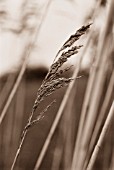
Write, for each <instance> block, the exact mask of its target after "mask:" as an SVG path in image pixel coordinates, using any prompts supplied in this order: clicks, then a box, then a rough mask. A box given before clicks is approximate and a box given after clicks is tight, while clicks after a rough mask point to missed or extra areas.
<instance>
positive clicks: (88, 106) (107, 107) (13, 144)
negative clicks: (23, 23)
mask: <svg viewBox="0 0 114 170" xmlns="http://www.w3.org/2000/svg"><path fill="white" fill-rule="evenodd" d="M50 4H51V1H48V3H47V6H46V8H45V12H44V14H43V16H42V19H41V23H40V25H38V26H36V27H35V29H34V30H32V32H30V34H31V33H34V34H31V35H33V36H32V37H33V38H32V41H31V43H28V44H27V46H26V49H25V51H24V53H23V56H24V57H23V60H22V64H21V67H20V69H19V74H18V76H17V78H16V81H14V80H15V77H16V75H14V76H12V75H11V76H9V78H8V79H7V81H6V84H5V86H4V88H2V90H1V95H0V97H1V96H3V94H5V96H4V97H3V99H2V102H1V107H0V110H2V111H1V114H0V150H1V153H2V156H3V158H0V167H1V168H2V169H6V170H7V169H11V170H14V169H17V170H18V169H28V166H27V164H29V165H30V167H29V169H34V170H43V169H50V170H55V169H56V170H97V169H100V170H102V169H107V170H108V169H109V170H113V168H114V158H113V157H114V137H113V136H112V135H111V134H113V133H112V132H113V130H114V125H113V121H114V46H113V44H114V18H113V16H114V1H113V0H110V3H109V4H108V6H106V2H105V3H103V2H102V1H99V2H98V3H97V5H96V6H97V8H95V9H94V12H93V15H92V16H91V20H92V24H91V23H90V24H84V25H83V26H81V27H80V28H79V29H77V30H76V32H75V33H74V34H72V35H71V36H70V37H69V38H68V39H67V40H66V41H65V43H64V44H63V45H62V47H61V48H60V49H59V50H58V52H57V54H56V56H55V58H54V61H53V63H52V65H51V66H50V68H49V70H48V72H47V74H46V75H45V77H44V79H43V81H42V83H41V82H40V86H39V88H38V90H37V94H36V98H35V97H34V98H35V100H34V101H33V105H32V104H31V105H30V107H31V108H32V109H31V112H29V113H30V114H26V115H25V110H26V108H25V103H26V95H27V94H26V91H27V89H26V85H27V84H26V81H24V80H23V79H22V78H23V76H25V75H26V74H25V71H26V67H27V61H28V56H29V55H30V53H31V52H32V50H33V47H34V44H35V41H36V39H37V38H38V35H39V32H40V28H41V26H42V24H43V22H44V19H45V17H46V15H47V12H48V9H49V6H50ZM24 5H25V4H24ZM102 6H106V7H105V8H106V21H105V24H104V27H103V28H102V29H100V30H99V32H97V34H96V35H95V36H94V32H95V31H96V30H95V28H94V22H95V19H96V17H97V12H98V11H100V9H101V8H102ZM21 31H22V30H21ZM97 31H98V30H97ZM82 37H85V39H86V40H85V43H84V45H83V44H80V45H77V44H78V40H80V39H81V38H82ZM91 47H93V54H94V56H93V57H92V59H91V65H90V67H89V69H88V70H87V71H85V70H84V71H83V70H82V62H83V59H84V57H85V55H86V54H87V52H88V49H90V48H91ZM79 51H80V52H79ZM72 56H74V57H75V56H77V57H78V60H77V63H76V64H75V65H74V66H73V67H72V65H69V64H68V60H70V58H71V57H72ZM70 72H71V73H72V74H71V76H68V75H70ZM12 84H13V87H12V89H11V88H10V87H11V86H12ZM63 87H64V88H65V89H66V90H65V91H64V96H63V99H62V101H61V104H60V105H59V107H58V108H57V109H58V111H57V113H55V115H54V113H52V114H53V119H52V118H51V116H52V114H49V112H51V109H53V108H54V107H56V105H57V101H56V100H55V99H56V98H55V96H54V94H56V95H57V93H59V91H60V93H61V89H62V88H63ZM6 89H7V91H8V92H7V91H6ZM35 93H36V92H34V94H35ZM60 93H59V94H60ZM6 96H8V97H7V99H6ZM1 98H2V97H1ZM50 99H51V100H50ZM48 100H49V101H48ZM45 101H47V103H46V105H45ZM20 106H21V107H20ZM42 106H43V107H42ZM19 107H20V109H19V110H18V108H19ZM40 107H41V108H40ZM52 112H54V111H53V110H52ZM50 115H51V116H50ZM27 116H28V117H27ZM27 119H28V121H27ZM46 120H47V122H48V121H49V122H50V125H49V128H48V130H47V132H46V133H45V132H42V129H40V128H41V127H42V126H43V130H44V131H45V130H46V129H47V127H46V125H45V124H43V121H44V123H46V122H45V121H46ZM42 124H43V125H42ZM47 124H48V123H47ZM14 127H16V128H14ZM34 131H35V132H34ZM37 131H38V132H39V133H38V132H37ZM4 132H5V135H4ZM9 132H10V133H9ZM40 133H42V139H40ZM44 133H45V135H44ZM34 134H35V135H36V134H37V137H36V136H35V135H34ZM43 135H44V136H45V137H44V136H43ZM38 136H39V138H38ZM29 137H30V138H29ZM35 138H36V139H38V140H39V141H36V140H34V139H35ZM30 140H31V145H29V143H30ZM40 142H41V143H42V144H41V146H40ZM34 144H35V145H36V148H35V152H33V153H35V156H34V154H33V153H32V152H31V159H32V160H31V161H29V162H28V163H27V161H23V158H24V151H23V150H24V148H26V147H27V145H28V146H32V147H33V145H34ZM32 147H31V148H30V147H27V150H26V152H29V150H32ZM3 148H5V149H3ZM12 148H13V149H12ZM12 150H13V151H12ZM7 157H10V158H9V159H7ZM25 157H27V155H25ZM26 159H27V158H26ZM26 159H24V160H26ZM29 160H30V159H29ZM47 160H48V161H47ZM32 161H33V163H32Z"/></svg>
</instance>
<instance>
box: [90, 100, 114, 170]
mask: <svg viewBox="0 0 114 170" xmlns="http://www.w3.org/2000/svg"><path fill="white" fill-rule="evenodd" d="M113 117H114V101H113V102H112V106H111V108H110V111H109V113H108V116H107V119H106V121H105V124H104V126H103V129H102V131H101V134H100V136H99V139H98V141H97V144H96V146H95V148H94V151H93V153H92V156H91V159H90V161H89V164H88V167H87V170H92V168H93V166H94V163H95V161H96V159H97V156H98V153H99V150H100V149H101V147H102V144H103V141H104V138H105V136H106V133H107V131H108V129H109V127H110V125H111V123H112V120H113Z"/></svg>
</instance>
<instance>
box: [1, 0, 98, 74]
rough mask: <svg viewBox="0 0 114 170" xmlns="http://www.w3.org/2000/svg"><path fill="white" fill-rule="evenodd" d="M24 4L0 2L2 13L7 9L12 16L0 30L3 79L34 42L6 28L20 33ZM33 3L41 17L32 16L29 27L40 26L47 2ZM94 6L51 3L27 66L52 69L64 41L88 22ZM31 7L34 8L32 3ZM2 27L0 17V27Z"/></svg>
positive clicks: (62, 0) (68, 0)
mask: <svg viewBox="0 0 114 170" xmlns="http://www.w3.org/2000/svg"><path fill="white" fill-rule="evenodd" d="M23 2H24V1H23V0H6V1H5V0H4V1H1V2H0V10H3V9H7V10H8V13H9V15H8V17H9V19H8V18H7V19H6V21H4V23H3V24H2V26H1V29H0V75H3V74H4V73H7V72H9V71H10V70H15V69H17V66H18V65H19V64H20V61H21V59H22V56H23V55H22V54H23V51H24V49H25V45H26V44H27V43H28V42H29V41H30V40H31V36H29V34H27V33H22V34H20V35H16V34H14V33H12V32H11V31H7V28H8V29H9V30H10V29H14V30H18V28H19V27H20V16H21V15H22V3H23ZM32 3H35V5H34V4H33V7H35V8H36V9H35V10H36V12H38V14H39V17H35V16H32V17H31V19H30V20H28V23H29V25H30V27H34V26H36V25H37V26H38V25H39V23H40V20H41V16H42V14H43V12H44V7H45V4H46V3H47V0H41V1H40V0H38V1H37V0H33V1H32ZM94 5H95V0H93V1H91V0H85V1H84V0H52V2H51V4H50V7H49V9H48V10H47V13H46V18H45V20H44V21H43V24H42V27H41V29H40V32H39V34H38V37H37V40H36V42H35V47H34V50H33V51H32V53H31V55H30V56H29V58H28V65H29V66H31V67H32V66H35V67H39V66H41V65H42V66H47V67H49V66H50V65H51V63H52V61H53V60H54V57H55V55H56V53H57V51H58V50H59V48H60V47H61V45H62V44H63V43H64V41H65V40H66V39H67V38H68V37H69V36H70V35H71V34H72V33H74V32H75V31H76V30H77V29H78V28H80V27H81V26H82V25H83V24H84V23H85V19H86V17H87V16H88V15H89V14H90V13H91V10H92V9H93V7H94ZM29 6H31V4H30V3H29V4H28V7H29ZM26 10H27V9H26ZM100 22H101V21H100ZM1 23H2V22H1V17H0V25H1ZM86 24H87V23H86ZM75 58H76V57H75ZM86 61H87V62H89V61H88V60H86Z"/></svg>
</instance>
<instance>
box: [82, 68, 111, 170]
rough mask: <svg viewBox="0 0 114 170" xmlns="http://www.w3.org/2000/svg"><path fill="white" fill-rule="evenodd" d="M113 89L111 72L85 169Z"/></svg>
mask: <svg viewBox="0 0 114 170" xmlns="http://www.w3.org/2000/svg"><path fill="white" fill-rule="evenodd" d="M113 88H114V70H113V72H112V75H111V78H110V82H109V85H108V89H107V92H106V95H105V98H104V101H103V105H102V107H101V110H100V113H99V116H98V121H97V122H96V125H95V129H94V132H93V134H92V139H91V142H90V147H89V154H88V155H87V158H86V162H85V165H84V166H85V167H86V166H87V163H88V160H89V157H90V153H91V152H92V149H93V146H94V144H95V141H96V138H97V135H98V132H99V130H100V127H101V124H102V123H103V120H104V116H105V115H106V113H105V111H106V109H107V107H108V105H109V101H110V98H111V95H112V92H113Z"/></svg>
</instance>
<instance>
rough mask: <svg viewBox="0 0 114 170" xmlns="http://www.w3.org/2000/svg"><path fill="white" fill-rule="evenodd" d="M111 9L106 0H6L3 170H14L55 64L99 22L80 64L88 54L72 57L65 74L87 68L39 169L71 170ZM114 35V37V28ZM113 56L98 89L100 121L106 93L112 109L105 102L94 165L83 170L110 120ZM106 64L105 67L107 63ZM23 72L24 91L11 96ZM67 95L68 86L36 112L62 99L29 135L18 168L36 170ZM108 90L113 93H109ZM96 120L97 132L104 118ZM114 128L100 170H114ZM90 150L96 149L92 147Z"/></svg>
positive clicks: (1, 4)
mask: <svg viewBox="0 0 114 170" xmlns="http://www.w3.org/2000/svg"><path fill="white" fill-rule="evenodd" d="M109 6H110V1H106V0H102V1H100V0H93V1H91V0H85V1H83V0H32V1H30V0H1V1H0V116H1V117H0V169H1V170H9V169H10V168H11V165H12V163H13V159H14V157H15V154H16V151H17V148H18V146H19V142H20V137H21V133H22V131H23V128H24V127H25V125H26V123H27V120H28V117H29V115H30V112H31V109H32V106H33V103H34V100H35V97H36V93H37V90H38V88H39V87H40V85H41V83H42V81H43V79H44V77H45V76H46V74H47V72H48V69H49V67H50V66H51V64H52V63H53V60H54V58H55V56H56V54H57V52H58V50H59V49H60V48H61V46H62V45H63V43H64V42H65V41H66V40H67V39H68V38H69V37H70V36H71V35H72V34H73V33H75V32H76V30H77V29H79V28H80V27H81V26H82V25H87V24H88V23H93V25H92V26H91V28H90V29H91V30H92V38H91V43H90V44H89V45H88V48H87V50H86V53H84V57H83V58H82V60H81V63H80V58H81V55H82V54H83V50H82V49H80V51H79V53H78V54H77V55H74V56H72V57H71V58H70V59H69V61H68V63H67V65H68V66H69V65H72V64H73V65H74V67H73V68H72V69H71V70H70V71H69V72H67V73H65V76H66V77H70V76H72V74H73V72H74V70H75V68H76V67H79V64H80V68H79V71H78V74H77V76H82V77H81V78H79V79H77V80H76V82H75V83H74V86H73V89H72V90H71V92H70V96H69V98H68V100H67V104H66V106H65V108H64V109H63V113H62V115H61V118H60V121H59V122H58V124H57V127H56V129H55V131H54V134H53V135H52V138H51V140H50V142H49V146H48V148H47V150H46V153H45V155H44V157H43V159H42V161H41V163H40V166H39V168H37V169H40V170H46V169H50V170H67V169H68V170H69V169H71V164H72V161H73V158H74V156H73V155H74V151H75V142H76V139H77V134H78V129H79V124H80V123H79V122H80V120H81V113H82V112H81V111H82V107H83V103H84V98H85V97H84V96H85V95H86V89H87V87H88V79H89V77H90V74H91V72H92V71H91V70H92V67H94V66H95V63H94V62H95V60H96V54H97V53H98V51H99V46H98V44H99V43H98V42H99V35H100V33H101V31H102V29H103V27H105V24H106V17H107V11H108V10H107V9H109ZM112 25H114V24H112ZM110 27H111V26H110ZM112 27H113V26H112ZM112 30H113V31H112V32H113V34H112V35H114V28H113V29H112ZM112 35H111V36H112ZM89 36H90V35H89V31H88V32H87V33H86V34H85V35H84V36H83V37H81V39H80V40H79V41H78V42H77V45H84V46H86V44H87V39H88V37H89ZM112 37H113V36H112ZM112 42H113V38H112ZM112 44H113V43H112ZM106 52H107V51H106ZM106 54H107V53H106ZM103 55H104V54H103ZM108 55H110V56H114V48H113V50H112V48H111V50H110V51H109V53H108ZM109 58H110V59H107V60H108V62H107V66H106V68H107V69H106V71H105V72H104V74H103V75H105V76H102V77H104V79H103V83H99V90H101V89H102V90H101V91H102V93H101V96H100V101H99V104H98V109H97V111H96V115H98V114H99V112H100V111H101V108H102V106H103V103H104V98H105V96H106V95H107V94H108V95H107V96H108V98H109V99H108V101H107V105H105V104H104V105H105V106H106V107H105V111H104V112H105V114H104V117H103V118H102V120H103V121H102V122H101V124H100V130H98V131H97V136H96V139H95V142H94V144H93V145H92V150H91V152H90V153H89V156H88V159H87V160H86V161H85V164H84V165H85V166H84V167H83V170H84V168H85V169H86V164H87V162H88V160H89V159H90V156H91V153H92V151H93V148H94V146H95V144H96V142H97V140H98V137H99V134H100V132H101V129H102V126H103V122H104V121H105V119H106V117H107V114H108V112H109V109H110V107H111V103H112V101H113V99H114V81H113V78H114V62H113V61H114V60H113V59H114V58H113V57H109ZM100 62H102V60H101V61H100ZM20 72H21V74H20ZM19 74H20V79H19V84H18V88H17V89H16V91H15V94H13V95H11V92H12V90H13V89H14V86H15V83H16V81H17V78H18V75H19ZM96 80H97V79H96ZM110 81H111V83H112V84H111V86H109V84H110ZM96 86H97V85H96ZM108 87H109V88H108ZM88 88H89V87H88ZM100 88H101V89H100ZM109 89H111V90H109ZM66 90H67V87H65V88H62V89H60V90H57V91H56V92H55V93H54V94H53V95H50V96H49V97H48V99H45V100H44V101H43V102H42V103H41V104H40V107H39V108H38V109H37V110H36V113H35V115H34V116H36V115H37V114H38V113H39V112H41V111H42V110H43V108H44V107H46V106H47V105H48V104H49V103H50V102H51V101H52V100H53V99H56V103H55V104H53V105H52V107H51V108H50V109H49V110H48V111H47V113H46V115H45V117H44V118H43V119H42V120H41V121H39V123H38V124H37V125H35V126H33V127H31V128H30V129H29V132H28V134H27V137H26V139H25V141H24V144H23V146H22V149H21V153H20V155H19V158H18V160H17V162H16V165H15V168H14V169H16V170H26V169H27V170H33V169H34V167H35V165H36V162H37V160H38V158H39V155H40V153H41V151H42V148H43V145H44V142H45V141H46V140H47V137H48V134H49V132H50V129H51V127H52V125H53V122H54V120H55V117H56V115H57V112H58V109H59V108H60V105H61V102H62V99H63V98H64V95H65V94H66ZM108 90H109V91H110V92H107V91H108ZM93 94H94V93H93ZM12 96H13V97H12ZM92 97H93V98H92ZM92 99H93V100H94V95H93V96H91V100H92ZM8 100H9V103H8ZM104 112H103V113H104ZM2 115H3V116H2ZM88 117H89V116H88ZM85 119H86V118H85ZM99 119H100V118H99ZM94 120H95V122H94V128H95V125H96V122H97V121H98V120H97V116H96V118H95V119H94ZM113 121H114V120H113ZM90 122H91V121H90ZM113 130H114V124H111V126H110V129H109V131H110V133H108V136H107V137H106V139H105V141H104V143H103V149H102V150H101V151H100V154H99V155H98V157H97V160H96V163H95V166H94V167H93V169H94V170H108V169H110V170H113V168H114V136H113ZM92 133H93V131H92ZM82 140H83V138H82ZM86 144H87V145H88V147H89V145H90V143H86ZM86 154H87V153H86ZM76 160H78V159H76ZM75 162H76V161H75ZM35 170H36V169H35ZM72 170H74V169H72ZM78 170H81V169H78Z"/></svg>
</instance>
